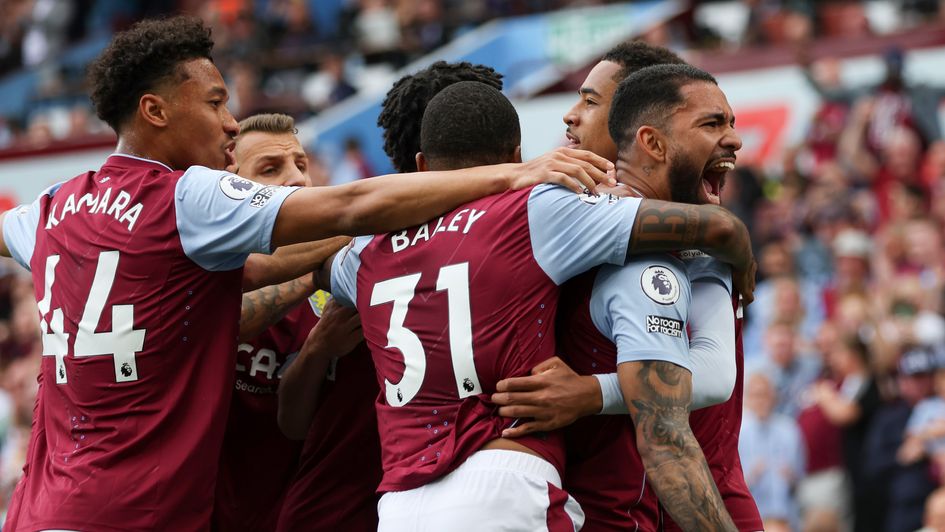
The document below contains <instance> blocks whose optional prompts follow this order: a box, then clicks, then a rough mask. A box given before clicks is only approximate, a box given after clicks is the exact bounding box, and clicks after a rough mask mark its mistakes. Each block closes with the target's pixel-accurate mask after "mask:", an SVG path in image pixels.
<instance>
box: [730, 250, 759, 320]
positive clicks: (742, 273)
mask: <svg viewBox="0 0 945 532" xmlns="http://www.w3.org/2000/svg"><path fill="white" fill-rule="evenodd" d="M757 271H758V263H757V262H755V259H751V265H750V266H749V267H748V268H747V269H745V270H735V271H734V272H733V273H732V285H733V286H734V288H735V291H736V292H737V293H738V294H739V295H740V296H742V307H743V308H744V307H747V306H748V305H749V304H751V302H752V301H754V300H755V274H756V272H757Z"/></svg>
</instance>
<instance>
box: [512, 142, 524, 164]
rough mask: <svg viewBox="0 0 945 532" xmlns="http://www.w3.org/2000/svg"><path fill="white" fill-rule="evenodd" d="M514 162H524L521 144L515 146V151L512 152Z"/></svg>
mask: <svg viewBox="0 0 945 532" xmlns="http://www.w3.org/2000/svg"><path fill="white" fill-rule="evenodd" d="M512 162H513V163H520V162H522V147H521V146H516V147H515V152H514V153H512Z"/></svg>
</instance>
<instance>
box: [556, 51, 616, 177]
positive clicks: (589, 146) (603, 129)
mask: <svg viewBox="0 0 945 532" xmlns="http://www.w3.org/2000/svg"><path fill="white" fill-rule="evenodd" d="M619 71H620V65H618V64H617V63H612V62H610V61H601V62H600V63H597V65H596V66H595V67H594V68H593V69H592V70H591V72H590V73H589V74H588V75H587V79H585V80H584V83H583V84H582V85H581V89H580V90H579V91H578V101H577V103H575V104H574V107H572V108H571V110H569V111H568V112H567V114H565V115H564V123H565V124H567V125H568V130H567V133H566V134H567V137H568V147H570V148H575V149H579V150H588V151H591V152H594V153H596V154H597V155H600V156H601V157H604V158H605V159H607V160H608V161H616V160H617V145H616V144H614V141H613V139H611V138H610V131H609V130H608V129H607V115H608V114H609V113H610V102H611V100H612V99H613V97H614V92H616V91H617V82H616V81H614V76H616V75H617V73H618V72H619Z"/></svg>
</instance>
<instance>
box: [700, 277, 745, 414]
mask: <svg viewBox="0 0 945 532" xmlns="http://www.w3.org/2000/svg"><path fill="white" fill-rule="evenodd" d="M689 359H690V361H691V364H692V409H693V410H695V409H697V408H705V407H707V406H712V405H716V404H719V403H724V402H725V401H727V400H728V399H729V397H731V396H732V390H734V389H735V378H736V376H737V375H736V374H737V367H736V365H735V310H734V309H733V308H732V294H731V292H729V291H728V290H726V289H725V288H724V287H723V286H722V285H721V284H718V283H717V282H716V281H715V280H713V279H705V278H703V279H702V280H700V281H699V282H695V281H693V282H692V304H691V306H690V309H689Z"/></svg>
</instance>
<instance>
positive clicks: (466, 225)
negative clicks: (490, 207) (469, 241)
mask: <svg viewBox="0 0 945 532" xmlns="http://www.w3.org/2000/svg"><path fill="white" fill-rule="evenodd" d="M485 213H486V211H477V210H476V209H463V210H461V211H458V212H457V213H456V214H454V215H453V216H452V217H451V218H450V219H449V221H448V222H447V221H446V217H445V216H440V217H439V218H437V220H436V225H435V226H434V227H433V229H432V230H431V229H430V224H431V223H432V221H431V222H427V223H425V224H422V225H420V226H419V227H417V232H416V234H414V235H413V238H412V239H411V238H410V237H409V236H407V232H408V231H410V230H409V229H404V230H403V231H401V232H399V233H397V234H395V235H391V237H390V244H391V246H392V247H393V248H394V253H397V252H398V251H403V250H405V249H407V248H409V247H413V246H416V245H417V244H419V243H420V242H429V241H430V239H431V238H433V237H435V236H436V235H437V233H462V234H464V235H465V234H467V233H469V229H470V228H471V227H472V226H473V224H474V223H476V220H478V219H479V218H482V215H484V214H485Z"/></svg>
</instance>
